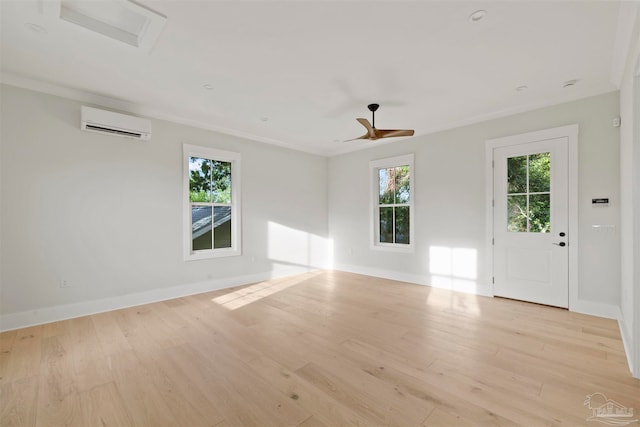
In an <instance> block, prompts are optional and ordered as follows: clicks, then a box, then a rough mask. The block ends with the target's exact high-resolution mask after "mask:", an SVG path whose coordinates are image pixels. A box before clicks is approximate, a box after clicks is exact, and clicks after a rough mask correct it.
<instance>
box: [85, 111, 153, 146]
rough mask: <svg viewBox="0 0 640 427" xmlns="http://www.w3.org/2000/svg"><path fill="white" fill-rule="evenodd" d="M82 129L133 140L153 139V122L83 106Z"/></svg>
mask: <svg viewBox="0 0 640 427" xmlns="http://www.w3.org/2000/svg"><path fill="white" fill-rule="evenodd" d="M80 128H81V129H82V130H86V131H89V132H98V133H107V134H109V135H117V136H123V137H125V138H133V139H143V140H148V139H151V121H150V120H149V119H144V118H142V117H135V116H129V115H128V114H120V113H114V112H113V111H107V110H100V109H98V108H91V107H86V106H84V105H83V106H82V110H81V123H80Z"/></svg>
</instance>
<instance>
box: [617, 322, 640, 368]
mask: <svg viewBox="0 0 640 427" xmlns="http://www.w3.org/2000/svg"><path fill="white" fill-rule="evenodd" d="M631 326H632V325H630V324H628V323H626V322H625V320H624V316H623V315H622V310H620V317H619V318H618V327H619V328H620V336H621V337H622V345H623V346H624V352H625V354H626V356H627V364H628V366H629V371H630V372H631V375H633V376H635V377H636V378H638V375H636V374H635V369H634V368H635V367H636V366H637V364H636V362H635V361H634V360H633V357H632V355H633V345H634V342H633V332H632V331H631V329H630V327H631Z"/></svg>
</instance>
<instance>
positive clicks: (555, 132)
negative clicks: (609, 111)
mask: <svg viewBox="0 0 640 427" xmlns="http://www.w3.org/2000/svg"><path fill="white" fill-rule="evenodd" d="M563 137H566V138H567V139H568V153H567V154H568V157H567V161H568V168H569V170H568V186H569V188H568V190H569V200H568V214H569V218H568V230H567V233H568V234H569V242H570V244H569V245H568V246H567V250H568V257H569V310H571V311H574V309H575V308H576V305H577V302H578V295H579V294H578V248H579V245H578V241H579V235H578V125H577V124H572V125H567V126H560V127H556V128H551V129H544V130H539V131H535V132H527V133H521V134H518V135H510V136H505V137H501V138H494V139H488V140H486V141H485V190H486V191H485V206H486V211H485V212H486V214H485V220H486V227H485V229H486V237H485V242H486V245H485V246H486V254H487V257H486V270H485V271H486V272H487V278H486V280H487V284H488V286H489V289H491V295H492V296H493V295H495V294H494V290H493V277H494V271H493V238H494V233H493V210H494V207H493V200H494V192H493V164H494V163H493V150H494V149H495V148H499V147H507V146H512V145H520V144H527V143H531V142H536V141H541V140H547V139H555V138H563Z"/></svg>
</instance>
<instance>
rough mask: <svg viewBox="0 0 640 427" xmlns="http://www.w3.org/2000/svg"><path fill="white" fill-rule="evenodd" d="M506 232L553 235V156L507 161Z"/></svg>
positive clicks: (535, 156)
mask: <svg viewBox="0 0 640 427" xmlns="http://www.w3.org/2000/svg"><path fill="white" fill-rule="evenodd" d="M507 192H508V194H507V218H508V225H507V230H508V231H509V232H514V233H549V232H551V153H548V152H547V153H538V154H530V155H526V156H518V157H509V158H508V159H507Z"/></svg>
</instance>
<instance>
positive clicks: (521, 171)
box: [507, 156, 527, 194]
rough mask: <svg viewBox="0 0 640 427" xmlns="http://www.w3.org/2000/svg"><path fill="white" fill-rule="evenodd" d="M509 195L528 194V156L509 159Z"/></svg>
mask: <svg viewBox="0 0 640 427" xmlns="http://www.w3.org/2000/svg"><path fill="white" fill-rule="evenodd" d="M507 179H508V182H509V186H508V190H507V191H508V193H509V194H513V193H526V192H527V156H519V157H510V158H508V159H507Z"/></svg>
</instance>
